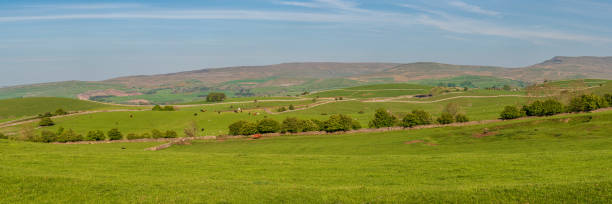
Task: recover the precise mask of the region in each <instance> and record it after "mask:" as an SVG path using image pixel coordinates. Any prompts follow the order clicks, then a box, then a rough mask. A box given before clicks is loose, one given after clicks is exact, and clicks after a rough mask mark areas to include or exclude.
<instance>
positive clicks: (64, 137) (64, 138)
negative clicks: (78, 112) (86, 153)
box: [58, 129, 83, 142]
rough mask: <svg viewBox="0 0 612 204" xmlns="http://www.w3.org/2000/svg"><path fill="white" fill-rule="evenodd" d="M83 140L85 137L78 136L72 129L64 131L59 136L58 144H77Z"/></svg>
mask: <svg viewBox="0 0 612 204" xmlns="http://www.w3.org/2000/svg"><path fill="white" fill-rule="evenodd" d="M82 140H83V136H82V135H79V134H77V133H76V132H74V131H73V130H72V129H68V130H64V131H63V132H62V134H61V135H59V136H58V142H77V141H82Z"/></svg>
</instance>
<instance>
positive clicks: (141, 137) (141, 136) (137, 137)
mask: <svg viewBox="0 0 612 204" xmlns="http://www.w3.org/2000/svg"><path fill="white" fill-rule="evenodd" d="M126 137H127V139H128V140H137V139H143V138H146V137H144V134H143V135H138V134H136V133H130V134H128V135H127V136H126Z"/></svg>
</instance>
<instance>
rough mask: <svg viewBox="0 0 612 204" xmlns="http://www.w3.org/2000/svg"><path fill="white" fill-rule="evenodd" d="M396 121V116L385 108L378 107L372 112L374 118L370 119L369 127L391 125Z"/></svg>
mask: <svg viewBox="0 0 612 204" xmlns="http://www.w3.org/2000/svg"><path fill="white" fill-rule="evenodd" d="M396 123H397V118H396V117H395V116H393V115H391V113H389V112H388V111H387V110H385V109H382V108H381V109H378V110H376V113H374V119H372V120H371V121H370V123H369V124H368V126H370V128H381V127H392V126H394V125H395V124H396Z"/></svg>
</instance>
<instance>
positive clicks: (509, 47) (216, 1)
mask: <svg viewBox="0 0 612 204" xmlns="http://www.w3.org/2000/svg"><path fill="white" fill-rule="evenodd" d="M610 11H612V2H611V1H607V0H606V1H604V0H601V1H597V0H558V1H552V0H538V1H533V0H487V1H482V0H480V1H476V0H370V1H366V0H200V1H195V0H194V1H178V0H176V1H161V0H147V1H129V0H128V1H91V0H90V1H28V0H20V1H14V0H0V86H12V85H19V84H30V83H41V82H51V81H64V80H83V81H92V80H104V79H109V78H113V77H119V76H127V75H144V74H162V73H171V72H178V71H188V70H195V69H203V68H214V67H226V66H240V65H266V64H277V63H284V62H396V63H411V62H423V61H427V62H440V63H449V64H465V65H493V66H504V67H522V66H528V65H532V64H536V63H539V62H542V61H544V60H547V59H549V58H552V57H553V56H612V24H611V23H610V22H612V12H610Z"/></svg>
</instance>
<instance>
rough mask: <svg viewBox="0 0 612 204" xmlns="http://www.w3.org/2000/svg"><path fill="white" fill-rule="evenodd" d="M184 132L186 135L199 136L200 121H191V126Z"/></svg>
mask: <svg viewBox="0 0 612 204" xmlns="http://www.w3.org/2000/svg"><path fill="white" fill-rule="evenodd" d="M183 132H184V133H185V137H196V136H198V123H196V122H195V121H191V124H189V127H186V128H185V129H184V130H183Z"/></svg>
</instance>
